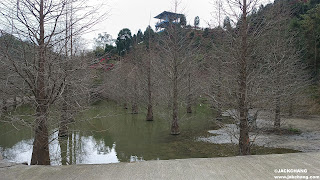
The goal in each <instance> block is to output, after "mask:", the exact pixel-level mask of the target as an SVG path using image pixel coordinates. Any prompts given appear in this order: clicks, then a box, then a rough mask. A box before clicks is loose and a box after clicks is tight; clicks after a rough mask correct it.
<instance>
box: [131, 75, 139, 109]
mask: <svg viewBox="0 0 320 180" xmlns="http://www.w3.org/2000/svg"><path fill="white" fill-rule="evenodd" d="M134 81H135V82H134V85H133V86H134V87H133V90H134V92H133V95H134V97H133V102H132V107H131V113H132V114H138V112H139V111H138V95H137V91H138V88H137V82H136V80H134Z"/></svg>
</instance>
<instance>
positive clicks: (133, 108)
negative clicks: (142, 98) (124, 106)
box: [131, 101, 139, 114]
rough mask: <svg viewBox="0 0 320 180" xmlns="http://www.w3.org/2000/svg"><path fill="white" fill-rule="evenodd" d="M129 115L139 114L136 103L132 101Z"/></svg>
mask: <svg viewBox="0 0 320 180" xmlns="http://www.w3.org/2000/svg"><path fill="white" fill-rule="evenodd" d="M131 110H132V111H131V113H132V114H138V113H139V111H138V104H137V102H136V101H134V102H133V103H132V108H131Z"/></svg>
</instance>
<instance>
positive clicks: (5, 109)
mask: <svg viewBox="0 0 320 180" xmlns="http://www.w3.org/2000/svg"><path fill="white" fill-rule="evenodd" d="M2 102H3V107H2V110H3V111H4V112H7V111H8V107H7V100H5V99H3V100H2Z"/></svg>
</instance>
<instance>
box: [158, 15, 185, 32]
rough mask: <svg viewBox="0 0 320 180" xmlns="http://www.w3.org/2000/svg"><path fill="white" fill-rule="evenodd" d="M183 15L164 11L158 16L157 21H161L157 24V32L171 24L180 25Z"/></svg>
mask: <svg viewBox="0 0 320 180" xmlns="http://www.w3.org/2000/svg"><path fill="white" fill-rule="evenodd" d="M183 16H184V15H183V14H177V13H173V12H168V11H163V12H162V13H160V14H159V15H157V16H156V17H154V18H156V19H159V22H157V24H156V30H158V29H162V28H166V27H167V26H168V25H169V24H170V23H180V20H181V18H182V17H183Z"/></svg>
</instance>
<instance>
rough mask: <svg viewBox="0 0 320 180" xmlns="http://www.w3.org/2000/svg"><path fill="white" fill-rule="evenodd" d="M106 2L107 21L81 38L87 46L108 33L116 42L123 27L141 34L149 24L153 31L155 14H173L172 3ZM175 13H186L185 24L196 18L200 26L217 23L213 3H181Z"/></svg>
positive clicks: (191, 0) (158, 0) (152, 0)
mask: <svg viewBox="0 0 320 180" xmlns="http://www.w3.org/2000/svg"><path fill="white" fill-rule="evenodd" d="M92 1H94V0H92ZM107 3H108V7H107V9H108V10H110V13H109V16H108V17H107V19H106V20H104V21H103V22H101V23H99V24H98V25H97V26H96V27H95V28H94V31H93V32H91V33H88V34H86V35H84V36H83V37H84V38H85V39H86V40H88V41H89V43H90V44H93V38H95V37H97V36H98V33H102V32H107V33H108V34H111V35H112V37H113V38H114V39H115V38H117V35H118V32H119V31H120V30H121V29H123V28H129V29H130V30H131V33H132V34H135V33H137V31H138V30H139V29H141V30H142V31H144V30H145V28H146V27H147V26H148V25H149V23H150V25H151V27H152V28H153V29H154V25H155V23H156V22H157V20H156V19H155V18H154V17H155V16H156V15H158V14H160V13H161V12H163V11H174V1H173V0H107ZM177 12H179V13H183V14H185V15H186V19H187V23H188V24H191V25H193V21H194V18H195V17H196V16H199V17H200V26H201V27H208V23H209V24H211V25H213V24H215V23H217V20H216V19H217V18H216V17H217V16H216V13H215V12H216V8H215V6H214V1H213V0H180V4H179V7H178V10H177ZM150 17H151V18H150Z"/></svg>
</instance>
